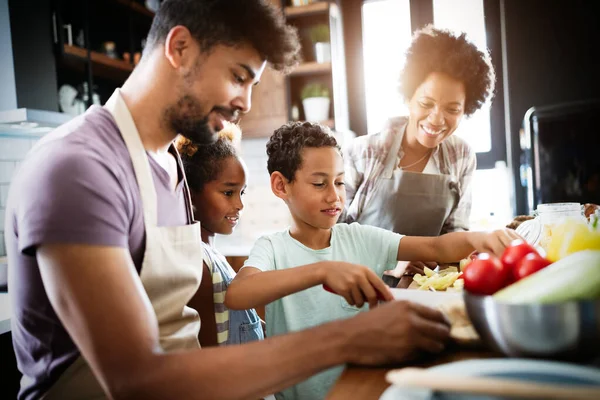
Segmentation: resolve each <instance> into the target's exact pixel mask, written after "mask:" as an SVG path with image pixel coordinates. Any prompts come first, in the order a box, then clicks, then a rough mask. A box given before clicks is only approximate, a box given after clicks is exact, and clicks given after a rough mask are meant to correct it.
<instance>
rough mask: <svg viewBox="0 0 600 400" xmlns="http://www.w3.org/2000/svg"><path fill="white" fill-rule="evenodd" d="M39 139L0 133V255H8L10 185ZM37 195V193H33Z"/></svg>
mask: <svg viewBox="0 0 600 400" xmlns="http://www.w3.org/2000/svg"><path fill="white" fill-rule="evenodd" d="M36 141H37V139H32V138H31V137H2V133H0V256H5V255H6V249H5V247H4V219H5V216H4V214H5V210H6V198H7V196H8V186H9V185H10V181H11V179H12V177H13V176H14V173H15V171H16V170H17V168H18V166H19V163H20V162H21V160H23V158H25V154H27V152H28V151H29V149H31V147H32V146H33V144H34V143H35V142H36ZM31 195H32V196H37V193H32V194H31Z"/></svg>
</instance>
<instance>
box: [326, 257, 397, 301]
mask: <svg viewBox="0 0 600 400" xmlns="http://www.w3.org/2000/svg"><path fill="white" fill-rule="evenodd" d="M322 273H323V279H322V283H323V285H325V286H328V287H329V288H331V290H333V292H335V293H336V294H339V295H340V296H342V297H343V298H344V299H346V301H347V302H348V304H350V305H355V306H356V307H359V308H360V307H362V306H363V305H364V304H365V303H369V306H371V307H375V306H377V303H378V299H377V292H379V293H380V295H381V296H382V297H383V298H384V300H385V301H391V300H393V299H394V296H393V295H392V293H391V292H390V290H389V288H388V287H387V285H386V284H385V283H383V281H382V280H381V279H380V278H379V277H378V276H377V275H376V274H375V272H373V271H372V270H371V269H369V268H368V267H366V266H364V265H358V264H351V263H346V262H332V263H328V264H327V265H326V266H324V267H323V270H322Z"/></svg>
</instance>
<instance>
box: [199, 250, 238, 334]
mask: <svg viewBox="0 0 600 400" xmlns="http://www.w3.org/2000/svg"><path fill="white" fill-rule="evenodd" d="M202 249H203V250H204V255H205V257H204V260H205V262H206V265H207V266H208V269H209V271H210V274H211V276H212V283H213V303H214V305H215V321H216V323H217V343H219V345H222V344H225V343H227V339H228V337H229V309H228V308H227V307H225V294H226V292H227V284H226V282H225V281H224V280H223V273H226V274H228V275H231V276H232V277H233V276H235V272H234V271H233V268H231V266H230V265H229V263H228V262H227V261H226V260H225V259H224V257H223V256H222V255H221V254H219V253H218V252H217V251H215V250H214V249H213V248H212V247H211V246H210V245H208V244H206V243H202ZM217 263H219V265H215V264H217Z"/></svg>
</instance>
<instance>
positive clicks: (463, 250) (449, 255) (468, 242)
mask: <svg viewBox="0 0 600 400" xmlns="http://www.w3.org/2000/svg"><path fill="white" fill-rule="evenodd" d="M520 238H521V237H520V236H519V235H518V234H517V233H516V232H515V231H513V230H512V229H500V230H497V231H494V232H491V233H487V232H452V233H447V234H445V235H441V236H436V237H419V236H405V237H403V238H402V240H400V245H399V246H398V260H399V261H419V260H432V261H437V262H442V263H448V262H456V261H459V260H461V259H463V258H465V257H467V256H468V255H469V254H471V253H472V252H473V251H475V250H477V251H479V252H480V253H491V254H494V255H496V256H498V257H500V256H501V255H502V252H503V251H504V249H505V248H506V247H507V246H508V245H509V244H510V242H511V241H513V240H515V239H520Z"/></svg>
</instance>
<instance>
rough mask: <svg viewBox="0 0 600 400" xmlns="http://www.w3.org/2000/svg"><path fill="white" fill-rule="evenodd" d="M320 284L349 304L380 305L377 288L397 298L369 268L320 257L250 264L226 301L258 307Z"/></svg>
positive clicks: (230, 305)
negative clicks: (286, 264) (288, 264)
mask: <svg viewBox="0 0 600 400" xmlns="http://www.w3.org/2000/svg"><path fill="white" fill-rule="evenodd" d="M319 284H326V285H328V286H329V287H330V288H331V289H332V290H333V291H334V292H335V293H337V294H339V295H340V296H343V297H344V298H345V299H346V301H347V302H348V303H349V304H351V305H356V306H358V307H362V306H363V304H364V303H365V302H367V303H369V304H370V305H371V306H375V305H377V302H378V300H377V292H376V290H377V291H379V292H381V294H382V295H383V296H384V298H385V300H388V301H389V300H393V296H392V294H391V293H390V291H389V289H388V288H387V286H386V285H385V283H383V281H382V280H381V279H380V278H379V277H378V276H377V275H376V274H375V273H374V272H373V271H372V270H370V269H369V268H367V267H365V266H362V265H356V264H350V263H345V262H337V261H336V262H333V261H320V262H317V263H314V264H308V265H303V266H300V267H294V268H287V269H284V270H275V271H261V270H260V269H258V268H254V267H251V266H246V267H244V268H242V269H241V270H240V271H239V272H238V274H237V276H236V277H235V279H234V280H233V282H232V283H231V284H230V285H229V287H228V288H227V294H226V295H225V305H226V306H227V307H228V308H231V309H233V310H245V309H248V308H255V307H258V306H262V305H266V304H269V303H271V302H273V301H275V300H278V299H280V298H282V297H285V296H288V295H290V294H293V293H296V292H299V291H301V290H304V289H308V288H310V287H313V286H316V285H319Z"/></svg>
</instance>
